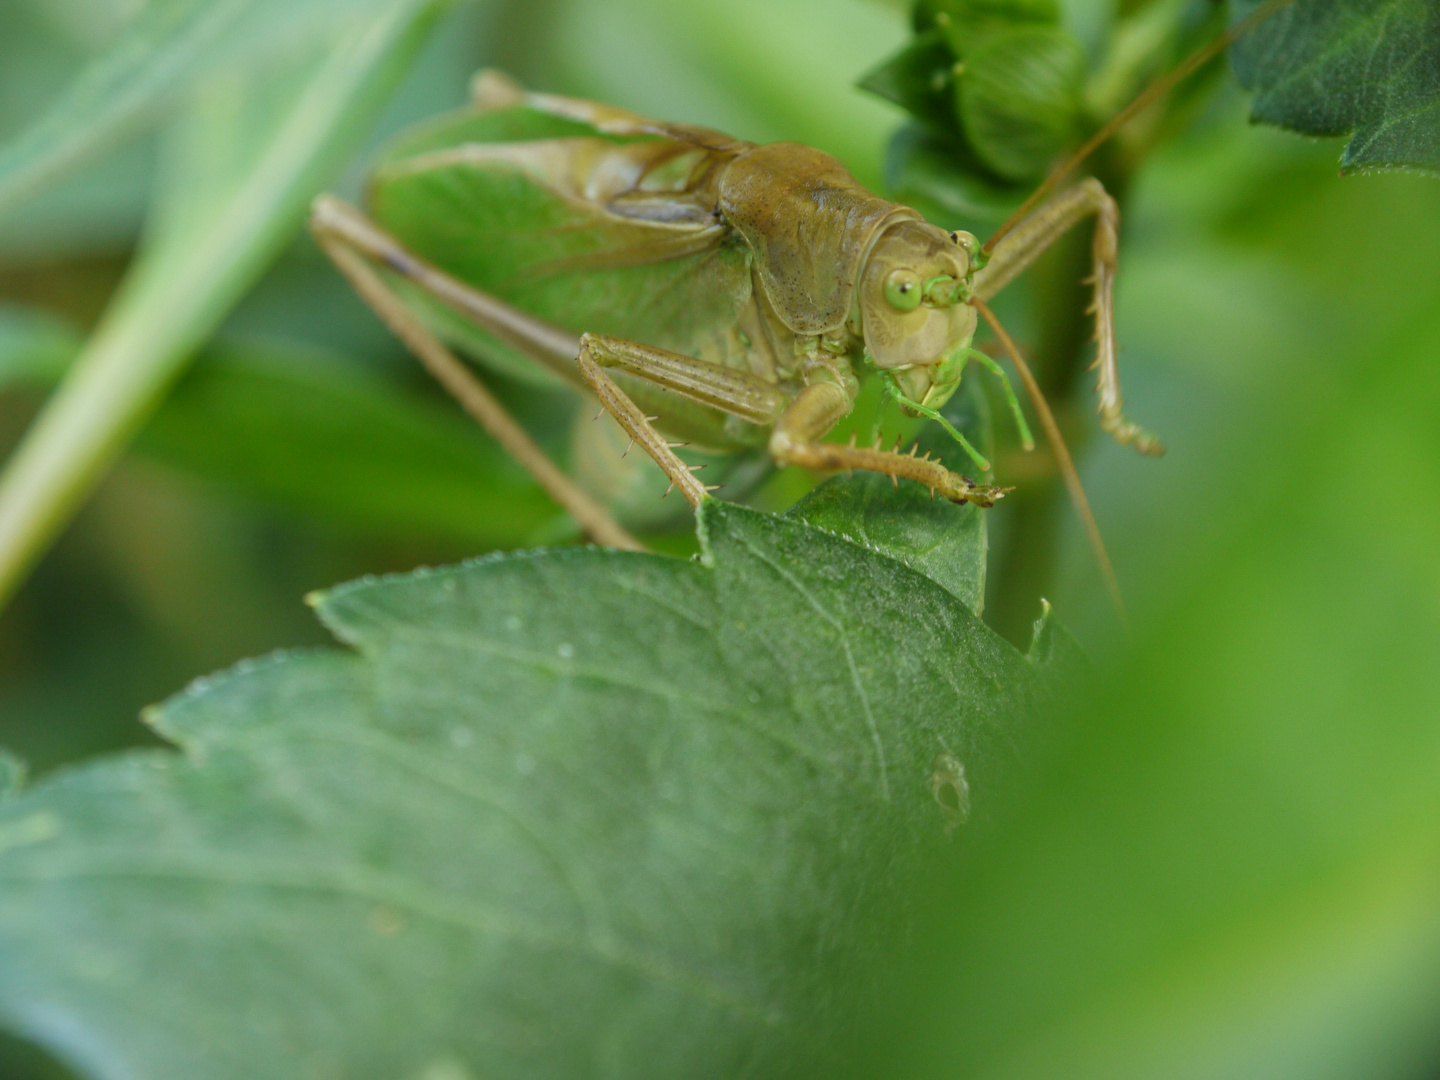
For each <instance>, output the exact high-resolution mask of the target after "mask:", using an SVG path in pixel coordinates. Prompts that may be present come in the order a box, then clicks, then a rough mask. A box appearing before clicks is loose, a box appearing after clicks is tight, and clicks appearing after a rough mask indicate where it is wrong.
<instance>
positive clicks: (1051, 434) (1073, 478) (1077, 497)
mask: <svg viewBox="0 0 1440 1080" xmlns="http://www.w3.org/2000/svg"><path fill="white" fill-rule="evenodd" d="M970 303H972V304H974V305H975V308H976V310H978V311H979V312H980V314H981V315H982V316H983V317H984V319H985V321H986V322H987V323H989V324H990V329H991V330H992V331H994V333H995V336H996V337H997V338H998V339H999V340H1000V347H1001V348H1003V349H1004V350H1005V353H1006V355H1007V356H1009V357H1010V362H1011V363H1012V364H1014V365H1015V371H1016V372H1017V373H1018V374H1019V376H1020V381H1021V382H1023V383H1024V384H1025V393H1026V395H1027V396H1028V397H1029V398H1030V404H1031V405H1033V406H1034V407H1035V415H1036V416H1038V417H1039V418H1040V426H1041V427H1042V428H1044V429H1045V438H1046V439H1047V440H1049V442H1050V446H1051V449H1053V450H1054V451H1055V462H1056V464H1057V465H1059V467H1060V475H1061V476H1063V477H1064V478H1065V487H1066V488H1067V489H1068V490H1069V492H1070V500H1071V502H1073V503H1074V504H1075V511H1076V513H1078V514H1079V515H1080V521H1081V523H1082V524H1083V525H1084V526H1085V535H1086V536H1087V537H1088V538H1089V540H1090V550H1091V551H1093V552H1094V553H1095V561H1096V562H1097V563H1098V564H1099V565H1100V576H1101V577H1103V578H1104V579H1105V588H1106V589H1107V590H1108V591H1109V593H1110V600H1111V602H1112V603H1113V604H1114V605H1115V611H1116V613H1117V614H1118V615H1119V616H1120V622H1121V625H1123V626H1124V627H1125V629H1126V630H1127V631H1128V630H1129V629H1130V622H1129V619H1128V618H1126V615H1125V601H1124V600H1123V599H1122V598H1121V596H1120V582H1119V581H1117V580H1116V579H1115V567H1114V566H1112V565H1111V563H1110V553H1109V552H1107V551H1106V550H1105V541H1104V540H1103V539H1102V538H1101V536H1100V526H1099V525H1098V524H1097V523H1096V521H1095V515H1094V514H1093V513H1092V512H1091V510H1090V500H1089V499H1087V498H1086V497H1085V487H1084V485H1083V484H1081V483H1080V474H1079V472H1077V471H1076V469H1075V461H1074V459H1073V458H1072V457H1071V456H1070V449H1069V447H1067V446H1066V445H1065V438H1064V436H1062V435H1061V434H1060V425H1059V424H1057V423H1056V422H1055V414H1054V413H1052V412H1051V411H1050V404H1049V403H1048V402H1047V401H1046V400H1045V395H1044V394H1043V393H1041V392H1040V384H1039V383H1038V382H1036V381H1035V376H1034V374H1032V373H1031V371H1030V365H1029V364H1027V363H1025V358H1024V357H1023V356H1021V355H1020V350H1019V349H1018V348H1017V347H1016V345H1015V342H1014V341H1013V340H1012V339H1011V337H1010V335H1009V334H1007V333H1006V332H1005V327H1003V326H1001V325H1000V320H999V319H997V318H996V317H995V313H994V312H993V311H991V310H990V307H989V305H988V304H986V303H985V302H984V301H983V300H979V299H975V300H971V301H970Z"/></svg>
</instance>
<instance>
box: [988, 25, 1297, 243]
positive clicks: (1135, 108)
mask: <svg viewBox="0 0 1440 1080" xmlns="http://www.w3.org/2000/svg"><path fill="white" fill-rule="evenodd" d="M1288 3H1290V0H1266V2H1265V3H1264V4H1261V5H1260V6H1259V7H1258V8H1256V9H1255V10H1254V11H1252V12H1251V13H1250V14H1249V15H1247V16H1246V17H1245V18H1243V19H1241V20H1240V21H1239V22H1238V23H1236V24H1235V25H1234V26H1232V27H1230V28H1229V29H1228V30H1226V31H1225V32H1224V33H1223V34H1220V35H1218V36H1217V37H1214V38H1212V39H1211V40H1210V41H1208V42H1207V43H1206V44H1204V45H1202V46H1200V48H1198V49H1196V50H1195V51H1194V52H1193V53H1191V54H1190V55H1189V56H1188V57H1186V58H1185V59H1184V60H1183V61H1181V63H1180V65H1179V66H1178V67H1176V68H1175V69H1174V70H1173V71H1171V72H1170V74H1168V75H1166V76H1165V77H1164V78H1162V79H1156V80H1155V81H1154V82H1153V83H1151V84H1150V85H1149V86H1147V87H1146V88H1145V89H1144V90H1142V91H1141V92H1140V94H1139V96H1138V97H1136V98H1135V100H1134V101H1132V102H1130V104H1129V105H1126V106H1125V108H1123V109H1121V110H1120V111H1119V112H1118V113H1116V114H1115V115H1114V116H1112V117H1111V118H1110V119H1109V120H1108V121H1106V123H1105V124H1104V125H1103V126H1102V127H1101V128H1100V130H1099V131H1097V132H1095V134H1094V135H1091V136H1090V138H1088V139H1086V140H1085V143H1084V145H1083V146H1081V147H1080V149H1079V150H1076V151H1075V153H1073V154H1071V155H1070V156H1069V157H1068V158H1066V159H1065V160H1064V161H1063V162H1061V164H1060V166H1059V168H1057V169H1056V170H1055V171H1054V172H1052V173H1051V174H1050V175H1049V176H1047V177H1046V178H1045V181H1044V182H1043V183H1042V184H1041V185H1040V186H1039V187H1037V188H1036V189H1035V190H1034V191H1032V192H1031V193H1030V197H1029V198H1028V199H1026V200H1025V201H1024V202H1023V203H1021V204H1020V207H1019V209H1017V210H1016V211H1015V212H1014V213H1013V214H1011V215H1010V217H1009V218H1007V219H1006V221H1005V224H1003V225H1001V226H1000V228H998V229H996V230H995V235H994V236H992V237H990V239H989V240H986V241H985V246H984V247H983V248H981V249H980V250H981V251H983V252H984V253H985V254H986V255H989V254H990V252H991V251H993V250H994V249H995V245H996V244H998V243H999V242H1000V241H1001V240H1003V239H1004V238H1005V235H1006V234H1007V233H1008V232H1009V231H1010V230H1011V229H1013V228H1014V227H1015V226H1016V225H1018V224H1019V223H1020V221H1021V219H1023V218H1024V217H1025V216H1026V215H1027V214H1029V213H1030V211H1031V210H1034V209H1035V207H1036V206H1037V205H1039V203H1040V200H1041V199H1043V198H1045V196H1047V195H1049V194H1050V192H1052V191H1054V190H1055V186H1056V185H1057V184H1059V183H1060V181H1061V180H1064V179H1065V177H1067V176H1069V175H1070V174H1071V173H1072V172H1074V171H1075V167H1076V166H1077V165H1079V164H1080V163H1081V162H1082V161H1084V160H1085V159H1086V158H1087V157H1089V156H1090V155H1091V154H1093V153H1094V152H1095V149H1096V148H1097V147H1098V146H1099V145H1100V144H1101V143H1103V142H1104V141H1105V140H1106V139H1108V138H1110V136H1111V135H1114V134H1115V132H1117V131H1119V130H1120V129H1121V128H1122V127H1124V126H1125V125H1126V124H1127V123H1129V122H1130V120H1132V119H1133V118H1134V117H1135V115H1136V114H1137V113H1139V112H1142V111H1144V110H1145V109H1147V108H1149V107H1150V106H1151V105H1153V104H1155V102H1156V101H1157V100H1158V99H1159V98H1161V97H1163V96H1164V95H1165V94H1166V93H1168V92H1169V91H1170V90H1171V89H1172V88H1173V87H1174V86H1175V84H1176V83H1179V82H1181V81H1183V80H1184V79H1185V78H1187V77H1188V76H1189V75H1190V74H1191V73H1192V72H1194V71H1195V69H1196V68H1198V67H1200V66H1201V65H1202V64H1204V63H1205V62H1206V61H1207V60H1209V59H1210V58H1211V57H1213V56H1215V55H1217V54H1219V53H1222V52H1224V51H1225V50H1226V49H1228V48H1229V47H1230V46H1231V45H1233V44H1235V42H1236V41H1238V40H1239V39H1240V38H1242V37H1244V36H1245V35H1246V34H1248V33H1249V32H1250V31H1251V30H1253V29H1255V27H1257V26H1259V25H1260V24H1261V23H1262V22H1264V21H1265V20H1266V19H1268V18H1270V16H1271V15H1274V14H1275V13H1276V12H1277V11H1279V10H1280V9H1281V8H1283V7H1284V6H1285V5H1286V4H1288Z"/></svg>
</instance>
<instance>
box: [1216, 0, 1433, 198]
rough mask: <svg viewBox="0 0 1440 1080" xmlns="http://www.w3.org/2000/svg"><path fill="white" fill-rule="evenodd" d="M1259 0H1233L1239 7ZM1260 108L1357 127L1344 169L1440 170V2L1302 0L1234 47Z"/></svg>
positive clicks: (1306, 121) (1244, 11)
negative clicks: (1396, 168) (1403, 168)
mask: <svg viewBox="0 0 1440 1080" xmlns="http://www.w3.org/2000/svg"><path fill="white" fill-rule="evenodd" d="M1259 3H1260V0H1232V6H1233V9H1234V11H1235V14H1236V16H1237V17H1240V16H1244V15H1248V14H1250V12H1252V11H1253V10H1254V9H1256V8H1257V7H1258V6H1259ZM1230 56H1231V60H1232V62H1233V63H1234V66H1235V73H1236V75H1237V76H1238V77H1239V79H1240V83H1241V85H1242V86H1244V87H1246V88H1247V89H1250V90H1254V91H1255V92H1256V94H1255V105H1254V112H1253V116H1254V118H1255V119H1256V120H1263V121H1265V122H1267V123H1271V124H1278V125H1280V126H1281V127H1286V128H1289V129H1291V130H1292V131H1299V132H1303V133H1304V134H1306V135H1345V134H1349V135H1350V136H1351V138H1350V142H1349V143H1348V144H1347V145H1346V147H1345V153H1344V156H1343V157H1342V158H1341V161H1340V166H1341V170H1342V171H1346V172H1348V171H1352V170H1354V171H1363V170H1365V169H1374V168H1386V167H1396V166H1401V167H1409V168H1417V169H1427V170H1440V6H1437V5H1435V4H1434V3H1432V2H1431V0H1294V3H1292V4H1290V5H1288V6H1286V7H1284V8H1282V9H1281V10H1280V12H1279V13H1278V14H1275V15H1272V16H1271V17H1270V18H1269V19H1267V20H1266V21H1265V22H1263V23H1261V24H1260V25H1259V26H1258V27H1256V28H1255V29H1254V30H1251V31H1250V33H1249V34H1247V35H1246V36H1245V37H1243V38H1241V39H1240V40H1239V41H1238V42H1236V43H1235V45H1233V46H1232V47H1231V49H1230Z"/></svg>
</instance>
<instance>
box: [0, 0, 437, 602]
mask: <svg viewBox="0 0 1440 1080" xmlns="http://www.w3.org/2000/svg"><path fill="white" fill-rule="evenodd" d="M434 10H435V7H434V4H433V3H429V2H426V0H392V2H391V3H390V4H389V5H388V6H386V7H381V8H377V9H374V10H373V11H371V12H370V14H369V18H365V19H356V20H355V21H353V22H352V23H349V24H347V25H346V26H345V28H344V32H343V33H342V34H341V35H339V36H337V37H336V38H334V39H333V40H331V41H330V42H327V43H326V44H325V45H324V46H323V47H316V48H314V49H312V50H310V51H308V52H307V53H306V54H305V55H304V59H303V62H297V61H294V60H291V61H288V62H286V63H285V64H283V65H281V66H280V67H278V68H274V69H271V70H269V71H267V72H265V73H264V77H263V78H262V77H257V75H258V74H259V73H257V72H253V71H252V72H250V73H249V74H248V75H245V74H241V73H238V72H222V73H221V74H219V75H217V76H215V77H214V78H213V79H211V80H210V81H208V82H207V83H206V84H205V85H204V87H203V88H202V89H201V90H200V91H199V92H197V94H196V95H195V96H194V98H193V100H192V101H191V103H190V108H189V111H188V113H187V115H186V117H185V118H184V120H183V121H182V122H180V123H179V124H178V127H177V131H176V132H175V134H174V137H173V140H172V143H171V152H170V158H169V165H168V170H167V172H166V176H165V183H166V190H165V191H164V192H163V193H162V196H161V199H160V203H159V205H158V207H157V209H156V212H155V213H154V215H153V220H152V223H151V225H150V228H149V229H148V231H147V235H146V240H145V245H144V248H143V251H142V254H141V255H140V257H139V259H138V261H137V264H136V266H135V267H134V268H133V269H132V271H131V273H130V275H129V276H128V277H127V279H126V282H125V284H124V285H123V286H122V288H121V290H120V294H119V296H117V298H116V300H115V301H114V303H113V305H112V307H111V309H110V310H109V312H108V313H107V315H106V318H105V319H104V321H103V322H102V323H101V325H100V327H99V329H98V330H97V331H96V333H95V335H94V337H92V338H91V340H90V341H89V343H88V344H87V346H86V349H85V351H84V353H83V355H82V356H81V357H80V359H79V360H78V361H77V362H76V364H75V366H74V367H73V368H72V370H71V372H70V375H69V377H68V378H67V379H66V381H65V383H64V384H63V385H62V386H61V388H60V389H59V390H58V391H57V392H56V394H55V396H54V397H53V399H52V400H51V402H50V403H49V404H48V405H47V407H46V409H45V411H44V413H42V415H41V416H40V418H39V419H38V420H37V421H36V423H35V426H34V427H33V428H32V429H31V431H30V432H29V433H28V434H27V436H26V439H25V441H24V442H23V443H22V444H21V446H20V448H19V449H18V450H17V451H16V452H15V455H14V456H13V457H12V459H11V461H10V462H9V464H8V467H7V469H6V471H5V474H4V476H3V477H0V599H3V597H4V596H5V595H7V594H8V593H9V592H10V591H11V590H13V588H14V587H15V584H16V583H17V581H18V580H19V579H20V577H21V576H22V575H23V574H24V573H25V571H26V570H27V569H28V568H29V566H30V565H31V563H32V562H33V561H34V559H35V558H36V557H37V556H38V554H39V552H40V551H41V550H42V549H43V548H44V546H45V545H46V544H47V543H48V542H49V540H50V539H51V537H52V536H53V535H54V533H55V532H56V531H58V530H59V529H60V528H61V527H62V526H63V524H64V523H65V521H66V520H67V519H68V517H69V515H70V513H71V512H72V511H73V509H74V508H75V506H76V505H77V504H78V503H79V502H80V501H81V500H82V499H83V498H84V496H85V495H86V493H87V492H88V491H89V489H90V486H91V485H92V484H93V483H94V482H95V480H96V478H97V477H98V476H99V475H100V474H101V473H102V472H103V470H104V469H105V467H106V466H107V465H108V463H109V462H110V460H111V459H112V458H113V457H114V455H115V454H116V453H117V452H118V451H119V449H120V447H121V446H122V445H123V443H124V441H125V439H126V438H127V437H128V436H129V434H130V432H131V431H132V430H133V429H134V428H135V427H136V426H137V424H138V423H139V422H140V420H142V419H143V417H144V416H145V414H146V413H147V412H148V411H149V410H150V409H152V408H153V407H154V404H155V403H156V401H157V400H158V399H159V397H160V396H161V395H162V394H163V392H164V390H165V389H166V387H167V386H168V385H169V383H170V382H171V381H172V380H173V379H174V377H175V375H176V374H177V373H178V372H179V370H180V369H181V367H182V366H183V364H184V362H185V360H186V359H187V358H188V356H189V354H190V352H191V350H193V349H194V348H195V347H196V345H198V344H199V343H200V342H201V341H203V340H204V338H205V337H206V336H207V335H208V334H209V333H210V332H211V331H212V330H213V329H214V327H215V325H216V324H217V323H218V322H219V320H220V319H221V318H222V317H223V315H224V313H225V312H226V311H227V310H228V309H229V307H230V306H231V305H232V304H233V303H234V302H235V300H236V299H237V298H238V297H239V296H240V295H241V293H243V292H244V290H245V289H246V288H248V287H249V285H250V284H251V283H252V282H253V281H254V279H255V278H256V277H257V276H258V275H259V273H260V271H261V269H262V268H263V267H264V265H265V263H266V262H267V261H268V260H269V259H270V258H271V257H272V256H273V254H274V253H275V252H276V251H277V250H278V249H279V247H280V245H281V244H283V242H284V241H285V239H286V238H287V237H288V235H289V234H290V232H291V230H293V229H294V227H295V225H296V223H297V221H298V219H299V217H300V215H301V214H302V213H303V210H304V206H305V203H306V201H307V200H308V198H309V197H310V196H311V195H312V194H313V192H314V191H315V190H316V189H317V188H318V187H319V186H320V184H321V183H322V182H323V180H324V178H325V177H326V176H327V175H328V174H329V173H330V172H331V170H332V169H333V168H334V167H335V165H336V163H337V162H338V161H339V160H341V159H342V158H343V156H344V155H345V154H346V153H347V152H348V151H349V150H350V148H351V147H352V146H353V143H354V139H355V137H356V135H357V134H358V131H359V129H360V125H361V124H362V123H363V121H364V119H365V118H366V117H368V116H370V115H371V113H372V111H373V109H374V108H375V106H377V105H378V104H379V103H380V102H382V101H383V100H384V98H385V95H386V93H387V91H388V90H389V89H390V88H391V87H392V86H393V85H394V83H395V82H396V81H397V80H398V78H399V76H400V75H401V74H402V73H403V70H404V67H405V63H406V61H407V60H408V58H409V57H410V56H411V55H412V54H413V52H414V50H415V48H416V47H417V46H418V44H419V42H420V40H421V38H422V36H423V32H424V30H425V29H426V26H427V22H428V15H429V14H430V13H432V12H433V11H434Z"/></svg>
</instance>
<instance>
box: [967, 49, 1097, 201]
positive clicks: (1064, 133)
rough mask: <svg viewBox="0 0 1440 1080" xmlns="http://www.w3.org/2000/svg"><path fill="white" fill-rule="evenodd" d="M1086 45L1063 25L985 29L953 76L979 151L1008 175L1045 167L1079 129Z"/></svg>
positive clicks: (1021, 177)
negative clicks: (960, 69) (960, 68)
mask: <svg viewBox="0 0 1440 1080" xmlns="http://www.w3.org/2000/svg"><path fill="white" fill-rule="evenodd" d="M1084 83H1085V50H1084V48H1083V47H1082V46H1081V44H1080V42H1078V41H1076V40H1075V38H1074V37H1072V36H1071V35H1070V33H1069V32H1067V31H1065V30H1062V29H1060V28H1059V27H1046V26H1032V27H1015V28H1013V29H1007V30H1000V31H996V32H994V33H990V34H987V35H986V36H985V37H983V38H982V39H981V40H980V41H979V42H978V44H976V45H975V46H974V47H973V48H971V49H970V50H969V51H968V52H967V54H966V56H965V66H964V70H962V71H961V72H960V75H959V76H958V77H957V78H956V80H955V90H956V100H957V105H958V108H959V111H960V118H961V121H962V122H963V124H964V127H965V134H966V137H967V138H968V140H969V142H970V145H971V146H973V147H974V148H975V153H976V154H977V155H979V157H980V159H981V160H982V161H983V162H984V163H985V164H986V165H988V166H989V167H990V168H991V169H993V170H994V171H995V172H997V173H999V174H1000V175H1001V176H1003V177H1005V178H1007V179H1010V180H1016V181H1021V180H1026V179H1030V178H1033V177H1036V176H1039V175H1041V174H1042V173H1044V171H1045V170H1046V168H1047V167H1048V166H1049V165H1050V163H1051V162H1052V161H1053V160H1054V159H1055V157H1056V156H1057V155H1058V154H1059V153H1060V152H1061V151H1062V150H1064V149H1065V147H1066V146H1067V145H1068V144H1069V143H1070V142H1072V141H1073V140H1074V139H1075V137H1076V136H1077V135H1078V133H1079V123H1080V115H1081V108H1082V105H1083V90H1084Z"/></svg>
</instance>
